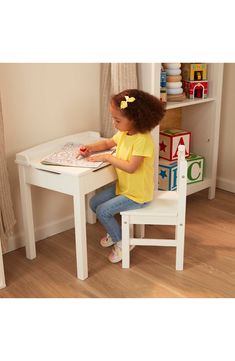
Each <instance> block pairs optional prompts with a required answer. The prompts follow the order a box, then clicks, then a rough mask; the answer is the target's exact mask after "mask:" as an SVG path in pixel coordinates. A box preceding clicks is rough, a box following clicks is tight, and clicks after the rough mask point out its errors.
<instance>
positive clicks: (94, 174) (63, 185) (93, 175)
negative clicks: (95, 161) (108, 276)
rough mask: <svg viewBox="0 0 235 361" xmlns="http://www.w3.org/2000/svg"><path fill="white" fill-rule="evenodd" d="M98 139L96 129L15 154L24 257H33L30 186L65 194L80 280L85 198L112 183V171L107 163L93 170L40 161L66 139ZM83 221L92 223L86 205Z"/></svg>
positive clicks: (84, 243)
mask: <svg viewBox="0 0 235 361" xmlns="http://www.w3.org/2000/svg"><path fill="white" fill-rule="evenodd" d="M99 139H100V135H99V133H97V132H84V133H78V134H75V135H71V136H68V137H64V138H59V139H56V140H53V141H51V142H48V143H44V144H40V145H38V146H36V147H34V148H30V149H28V150H25V151H23V152H20V153H17V154H16V163H17V164H18V169H19V178H20V193H21V203H22V215H23V222H24V232H25V246H26V257H27V258H28V259H33V258H35V257H36V248H35V234H34V224H33V211H32V198H31V185H35V186H38V187H42V188H47V189H51V190H54V191H57V192H61V193H65V194H69V195H71V196H72V197H73V205H74V223H75V244H76V260H77V277H78V278H79V279H81V280H84V279H86V278H87V277H88V264H87V239H86V200H87V201H89V199H90V197H91V196H92V195H93V194H94V191H95V190H96V189H98V188H100V187H102V186H104V185H106V184H108V183H110V182H113V181H114V180H115V179H116V172H115V170H114V168H113V167H112V166H111V165H109V166H107V167H105V168H101V169H98V170H94V169H91V168H75V167H61V166H48V165H43V164H41V163H40V160H41V159H42V158H43V157H44V156H46V155H48V154H50V153H52V152H54V151H56V150H58V149H60V148H61V146H63V145H64V144H65V143H67V142H75V143H81V144H88V143H93V142H95V141H97V140H99ZM87 220H88V221H89V222H90V223H94V222H95V216H94V214H93V213H92V211H91V210H89V207H87Z"/></svg>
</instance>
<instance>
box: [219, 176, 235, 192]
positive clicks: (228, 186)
mask: <svg viewBox="0 0 235 361" xmlns="http://www.w3.org/2000/svg"><path fill="white" fill-rule="evenodd" d="M216 186H217V188H220V189H223V190H225V191H228V192H232V193H235V182H234V181H231V180H229V179H226V178H221V177H218V178H217V181H216Z"/></svg>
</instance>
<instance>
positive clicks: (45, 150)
mask: <svg viewBox="0 0 235 361" xmlns="http://www.w3.org/2000/svg"><path fill="white" fill-rule="evenodd" d="M99 139H102V138H101V137H100V134H99V133H98V132H82V133H77V134H73V135H69V136H66V137H63V138H58V139H55V140H52V141H49V142H47V143H43V144H40V145H37V146H35V147H33V148H29V149H26V150H24V151H22V152H20V153H17V154H16V160H15V162H16V163H17V164H20V165H23V166H26V167H33V168H36V169H40V170H44V171H47V172H51V173H58V174H68V175H74V176H83V175H85V174H87V173H90V172H96V171H99V170H100V169H102V168H104V167H107V166H110V165H107V164H104V165H101V166H100V167H99V168H82V167H66V166H56V165H45V164H42V163H41V160H42V158H43V157H45V156H46V155H48V154H49V153H52V152H54V151H56V150H58V149H60V148H61V146H63V145H64V144H65V143H67V142H75V143H76V142H77V143H81V144H89V143H94V142H96V141H98V140H99ZM110 167H111V166H110Z"/></svg>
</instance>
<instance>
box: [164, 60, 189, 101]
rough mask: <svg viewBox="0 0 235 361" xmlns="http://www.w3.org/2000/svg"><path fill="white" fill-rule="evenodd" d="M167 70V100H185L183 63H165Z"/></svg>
mask: <svg viewBox="0 0 235 361" xmlns="http://www.w3.org/2000/svg"><path fill="white" fill-rule="evenodd" d="M163 66H164V69H165V72H166V89H167V101H176V102H177V101H183V100H184V99H185V98H186V96H185V93H184V91H183V88H182V76H181V63H164V64H163Z"/></svg>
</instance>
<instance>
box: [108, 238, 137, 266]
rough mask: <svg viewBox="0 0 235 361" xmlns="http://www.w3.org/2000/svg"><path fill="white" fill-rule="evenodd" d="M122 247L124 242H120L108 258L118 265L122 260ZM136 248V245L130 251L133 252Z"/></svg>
mask: <svg viewBox="0 0 235 361" xmlns="http://www.w3.org/2000/svg"><path fill="white" fill-rule="evenodd" d="M121 245H122V242H121V241H119V242H117V243H116V244H115V245H114V246H113V248H112V252H111V253H110V254H109V256H108V259H109V261H110V262H111V263H118V262H120V261H121V260H122V248H121ZM134 247H135V246H134V245H132V246H130V251H132V250H133V248H134Z"/></svg>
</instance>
